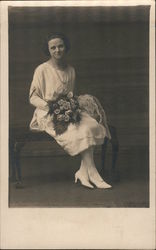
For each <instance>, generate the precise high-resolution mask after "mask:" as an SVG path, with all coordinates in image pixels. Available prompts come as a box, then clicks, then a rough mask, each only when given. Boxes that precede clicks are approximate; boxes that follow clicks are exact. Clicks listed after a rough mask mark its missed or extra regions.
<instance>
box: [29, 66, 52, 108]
mask: <svg viewBox="0 0 156 250" xmlns="http://www.w3.org/2000/svg"><path fill="white" fill-rule="evenodd" d="M41 86H42V74H41V72H40V70H39V68H37V69H36V70H35V72H34V76H33V81H32V83H31V87H30V92H29V101H30V103H31V104H32V105H33V106H35V107H36V108H40V109H42V110H45V111H49V106H48V103H47V102H46V101H45V100H43V98H42V89H41Z"/></svg>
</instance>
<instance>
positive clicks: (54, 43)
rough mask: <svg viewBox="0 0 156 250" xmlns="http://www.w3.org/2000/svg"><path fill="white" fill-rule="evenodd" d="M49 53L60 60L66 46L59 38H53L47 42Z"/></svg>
mask: <svg viewBox="0 0 156 250" xmlns="http://www.w3.org/2000/svg"><path fill="white" fill-rule="evenodd" d="M48 48H49V53H50V55H51V57H52V58H54V59H55V60H61V59H62V58H63V57H64V55H65V53H66V48H65V45H64V42H63V40H62V39H61V38H53V39H51V40H50V41H49V42H48Z"/></svg>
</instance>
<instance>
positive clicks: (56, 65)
mask: <svg viewBox="0 0 156 250" xmlns="http://www.w3.org/2000/svg"><path fill="white" fill-rule="evenodd" d="M49 61H50V63H51V64H52V66H53V67H54V68H56V69H61V70H62V69H65V68H66V67H67V62H66V61H65V60H55V59H53V58H50V60H49Z"/></svg>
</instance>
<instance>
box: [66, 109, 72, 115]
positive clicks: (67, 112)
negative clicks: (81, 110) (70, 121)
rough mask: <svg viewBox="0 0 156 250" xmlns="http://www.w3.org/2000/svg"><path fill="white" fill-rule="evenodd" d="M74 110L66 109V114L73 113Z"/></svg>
mask: <svg viewBox="0 0 156 250" xmlns="http://www.w3.org/2000/svg"><path fill="white" fill-rule="evenodd" d="M72 113H73V112H72V110H67V111H65V115H69V116H70V115H71V114H72Z"/></svg>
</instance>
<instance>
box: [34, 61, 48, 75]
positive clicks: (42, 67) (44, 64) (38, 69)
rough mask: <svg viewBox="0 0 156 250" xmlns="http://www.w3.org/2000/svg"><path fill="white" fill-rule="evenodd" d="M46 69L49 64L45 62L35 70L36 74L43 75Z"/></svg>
mask: <svg viewBox="0 0 156 250" xmlns="http://www.w3.org/2000/svg"><path fill="white" fill-rule="evenodd" d="M46 68H47V62H43V63H41V64H39V65H38V66H37V67H36V68H35V72H38V73H42V72H43V71H44V70H45V69H46Z"/></svg>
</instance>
